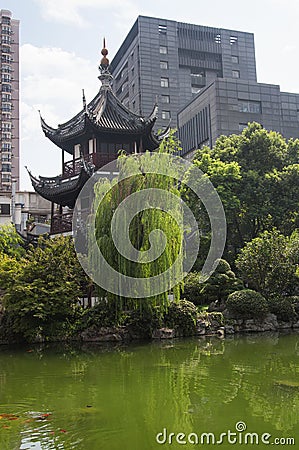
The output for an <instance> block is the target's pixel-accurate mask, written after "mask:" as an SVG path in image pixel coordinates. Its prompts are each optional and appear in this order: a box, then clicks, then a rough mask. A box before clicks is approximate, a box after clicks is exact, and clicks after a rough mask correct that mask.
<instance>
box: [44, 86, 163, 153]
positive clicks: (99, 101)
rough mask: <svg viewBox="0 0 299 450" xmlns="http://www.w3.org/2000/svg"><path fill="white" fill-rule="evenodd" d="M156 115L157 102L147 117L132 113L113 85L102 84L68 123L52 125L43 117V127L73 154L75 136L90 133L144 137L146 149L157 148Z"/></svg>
mask: <svg viewBox="0 0 299 450" xmlns="http://www.w3.org/2000/svg"><path fill="white" fill-rule="evenodd" d="M157 114H158V106H157V105H156V104H155V105H154V107H153V111H152V113H151V114H150V115H149V116H148V117H147V118H144V117H142V116H139V115H137V114H135V113H133V112H132V111H130V110H129V109H128V108H126V107H125V106H124V105H123V104H122V103H121V102H120V100H118V98H117V97H116V96H115V95H114V93H113V92H112V89H111V87H110V85H109V86H107V85H103V86H102V87H101V89H100V90H99V92H98V94H97V95H96V96H95V97H94V99H93V100H92V101H91V102H90V103H89V104H88V105H86V104H85V107H83V109H82V110H81V111H80V112H79V113H78V114H77V115H76V116H74V117H73V118H72V119H71V120H69V121H68V122H65V123H63V124H61V125H58V127H57V128H52V127H50V126H49V125H48V124H47V123H46V122H45V120H44V119H43V118H42V117H41V126H42V129H43V132H44V133H45V135H46V136H47V137H48V138H49V139H50V140H51V141H52V142H54V143H55V144H56V145H58V146H59V147H61V148H63V149H64V150H66V151H68V152H69V153H73V144H74V142H75V141H76V139H77V138H79V137H80V136H81V135H85V134H87V133H90V134H96V135H97V134H101V135H102V137H103V138H104V135H105V134H106V135H109V139H111V134H112V135H117V136H118V137H120V136H123V139H122V140H123V141H125V140H128V139H129V140H131V139H132V140H135V139H136V140H137V139H139V138H141V137H142V138H143V141H144V145H145V144H147V147H146V148H145V149H147V150H154V149H155V148H157V147H158V146H159V143H160V140H161V139H162V137H160V136H157V135H155V134H154V133H153V131H152V129H153V126H154V124H155V121H156V119H157ZM107 137H108V136H107ZM118 140H119V139H118Z"/></svg>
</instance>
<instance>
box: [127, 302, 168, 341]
mask: <svg viewBox="0 0 299 450" xmlns="http://www.w3.org/2000/svg"><path fill="white" fill-rule="evenodd" d="M124 325H125V326H126V327H127V329H128V331H129V332H130V334H131V336H133V337H134V336H135V337H136V336H137V337H138V338H143V339H146V338H150V337H151V336H152V332H153V331H154V330H155V329H157V328H161V326H162V313H161V309H160V308H159V306H157V307H155V308H146V309H142V310H134V311H130V313H129V315H128V316H127V318H126V320H125V321H124Z"/></svg>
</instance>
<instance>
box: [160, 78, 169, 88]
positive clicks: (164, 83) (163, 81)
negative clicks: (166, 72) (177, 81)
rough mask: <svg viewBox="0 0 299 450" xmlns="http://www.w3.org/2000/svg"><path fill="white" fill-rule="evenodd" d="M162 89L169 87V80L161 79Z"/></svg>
mask: <svg viewBox="0 0 299 450" xmlns="http://www.w3.org/2000/svg"><path fill="white" fill-rule="evenodd" d="M161 87H169V80H168V78H161Z"/></svg>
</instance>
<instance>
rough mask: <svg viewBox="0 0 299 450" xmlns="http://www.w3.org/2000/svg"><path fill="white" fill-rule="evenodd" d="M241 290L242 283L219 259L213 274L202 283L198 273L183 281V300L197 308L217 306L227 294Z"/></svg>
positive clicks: (242, 287) (223, 261)
mask: <svg viewBox="0 0 299 450" xmlns="http://www.w3.org/2000/svg"><path fill="white" fill-rule="evenodd" d="M241 289H244V285H243V282H242V281H241V280H240V279H239V278H236V275H235V274H234V272H233V271H232V270H231V267H230V265H229V263H228V262H227V261H225V260H224V259H219V261H218V265H217V267H216V269H215V272H214V273H213V274H212V275H211V276H210V278H209V279H208V280H207V281H205V282H204V283H199V273H198V272H190V273H189V274H188V275H187V276H186V278H185V280H184V296H185V298H186V299H187V300H189V301H190V302H192V303H194V304H195V305H198V306H199V305H209V304H210V303H212V302H213V303H215V304H216V305H217V306H219V305H220V304H221V303H224V302H225V301H226V299H227V297H228V295H229V294H231V293H232V292H235V291H238V290H241Z"/></svg>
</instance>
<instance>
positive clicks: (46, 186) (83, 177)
mask: <svg viewBox="0 0 299 450" xmlns="http://www.w3.org/2000/svg"><path fill="white" fill-rule="evenodd" d="M93 170H94V166H92V165H90V164H88V163H86V162H85V161H84V160H82V162H81V170H80V172H79V173H78V174H77V175H74V176H72V177H69V178H65V177H64V176H62V175H59V176H57V177H49V178H46V177H41V176H40V177H39V178H35V177H34V176H33V175H32V173H31V172H30V171H29V170H28V169H27V171H28V173H29V176H30V179H31V183H32V186H33V188H34V190H35V191H36V192H37V193H38V194H39V195H41V196H42V197H43V198H45V199H46V200H49V201H50V202H53V203H56V204H57V205H61V206H68V207H69V208H74V206H75V202H76V199H77V197H78V195H79V193H80V191H81V189H82V187H83V186H84V184H85V183H86V181H87V180H88V179H89V178H90V177H91V175H92V173H93Z"/></svg>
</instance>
